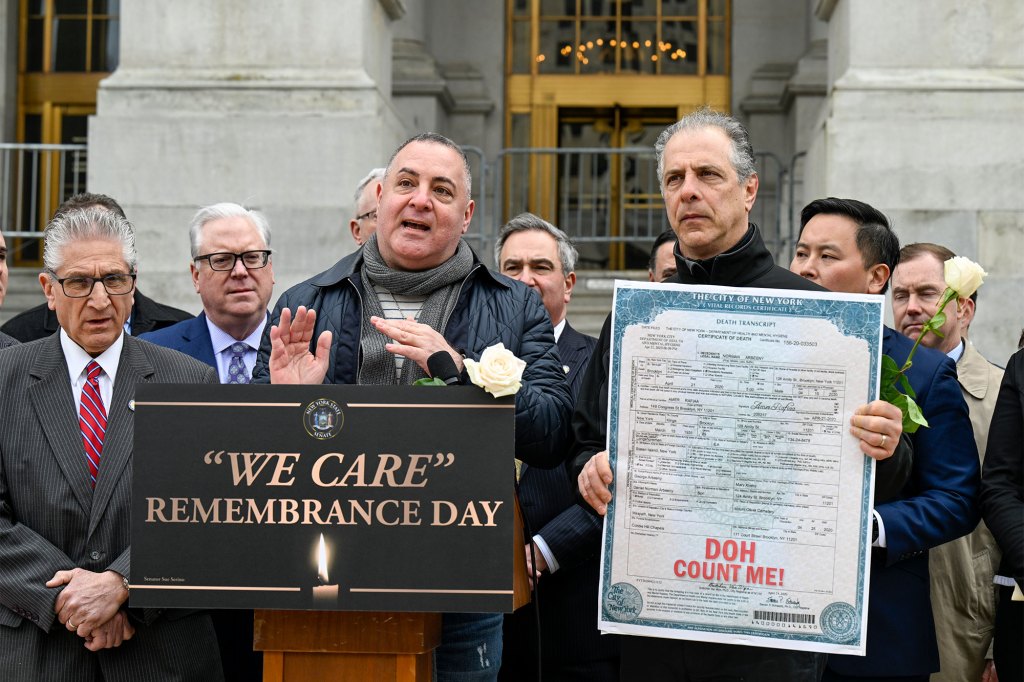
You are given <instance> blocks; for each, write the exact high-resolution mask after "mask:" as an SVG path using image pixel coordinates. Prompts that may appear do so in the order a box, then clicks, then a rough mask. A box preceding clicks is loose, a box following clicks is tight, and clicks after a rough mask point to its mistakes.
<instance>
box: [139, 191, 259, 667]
mask: <svg viewBox="0 0 1024 682" xmlns="http://www.w3.org/2000/svg"><path fill="white" fill-rule="evenodd" d="M189 240H190V242H191V248H192V263H191V264H190V266H189V267H190V269H191V271H192V284H193V285H195V288H196V293H198V294H199V297H200V298H201V299H202V301H203V312H202V313H200V315H199V317H196V318H194V319H191V320H185V321H183V322H179V323H178V324H175V325H172V326H170V327H166V328H164V329H160V330H158V331H155V332H150V333H148V334H143V335H142V336H141V337H140V338H143V339H145V340H146V341H149V342H151V343H155V344H157V345H158V346H164V347H166V348H173V349H174V350H177V351H181V352H182V353H185V354H186V355H190V356H192V357H193V358H195V359H196V360H200V361H202V362H205V363H206V364H208V365H210V366H212V367H214V368H216V370H217V374H218V375H219V376H220V381H221V383H222V384H248V383H249V381H250V377H251V376H252V369H253V365H255V364H256V351H257V349H258V348H259V345H260V338H261V337H262V335H263V329H264V327H266V324H267V304H268V303H269V302H270V294H271V293H272V291H273V288H274V266H273V264H272V263H271V258H270V254H271V251H270V225H269V224H268V223H267V219H266V218H265V217H264V216H263V214H261V213H259V212H258V211H252V210H249V209H247V208H245V207H243V206H239V205H238V204H231V203H220V204H214V205H212V206H207V207H205V208H201V209H199V212H198V213H196V215H195V216H194V217H193V218H192V224H191V226H190V229H189ZM211 615H212V616H213V624H214V627H216V629H217V640H218V642H219V644H220V652H221V658H222V659H223V660H224V663H225V668H224V676H225V679H226V680H228V681H229V682H235V681H237V682H245V681H249V680H259V679H261V670H262V667H263V662H262V654H261V653H260V652H255V651H253V648H252V631H253V612H252V611H247V610H219V611H212V612H211Z"/></svg>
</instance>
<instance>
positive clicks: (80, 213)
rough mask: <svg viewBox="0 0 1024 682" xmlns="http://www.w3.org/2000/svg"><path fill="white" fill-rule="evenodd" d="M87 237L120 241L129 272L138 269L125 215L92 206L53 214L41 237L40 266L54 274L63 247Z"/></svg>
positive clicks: (59, 261)
mask: <svg viewBox="0 0 1024 682" xmlns="http://www.w3.org/2000/svg"><path fill="white" fill-rule="evenodd" d="M86 239H106V240H109V241H115V242H120V244H121V252H122V255H123V256H124V262H125V263H126V264H127V265H128V271H129V272H135V271H136V269H137V268H138V265H139V254H138V252H136V250H135V228H133V227H132V224H131V223H130V222H128V219H127V218H125V217H124V216H122V215H118V214H117V213H115V212H113V211H109V210H107V209H105V208H97V207H94V206H90V207H89V208H75V209H71V210H68V211H63V212H60V213H57V215H55V216H53V218H52V219H51V220H50V222H49V223H48V224H47V225H46V231H45V233H44V236H43V266H44V267H45V268H46V270H47V271H49V273H50V274H51V275H54V276H56V274H57V270H59V269H60V266H61V265H63V264H64V248H65V247H66V246H68V245H69V244H71V243H73V242H76V241H79V240H86Z"/></svg>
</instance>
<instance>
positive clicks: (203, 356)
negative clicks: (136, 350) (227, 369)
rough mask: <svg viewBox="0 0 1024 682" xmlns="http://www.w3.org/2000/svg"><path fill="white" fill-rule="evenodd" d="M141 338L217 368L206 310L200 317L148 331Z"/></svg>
mask: <svg viewBox="0 0 1024 682" xmlns="http://www.w3.org/2000/svg"><path fill="white" fill-rule="evenodd" d="M139 338H141V339H143V340H145V341H149V342H150V343H155V344H156V345H158V346H163V347H164V348H172V349H174V350H176V351H180V352H182V353H184V354H185V355H188V356H189V357H193V358H195V359H196V360H199V361H200V362H205V363H206V364H208V365H209V366H210V367H213V368H214V369H217V358H216V356H215V355H214V353H213V341H212V340H211V339H210V328H209V327H208V326H207V324H206V313H205V312H203V313H199V317H193V318H192V319H191V320H182V321H181V322H178V323H177V324H172V325H171V326H170V327H164V328H163V329H157V330H155V331H151V332H147V333H145V334H142V335H140V336H139Z"/></svg>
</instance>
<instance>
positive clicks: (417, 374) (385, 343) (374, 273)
mask: <svg viewBox="0 0 1024 682" xmlns="http://www.w3.org/2000/svg"><path fill="white" fill-rule="evenodd" d="M471 191H472V177H471V174H470V169H469V163H468V161H467V159H466V156H465V154H463V152H462V150H461V149H460V148H459V147H458V145H456V144H455V143H454V142H452V141H451V140H449V139H448V138H446V137H443V136H441V135H438V134H435V133H424V134H421V135H417V136H416V137H413V138H412V139H410V140H408V141H406V142H405V143H403V144H402V145H401V146H400V147H399V148H398V150H397V151H396V152H395V153H394V154H393V155H392V157H391V160H390V161H389V163H388V166H387V169H386V171H385V174H384V179H383V180H382V183H381V186H380V187H379V189H378V190H377V232H376V233H375V234H374V235H373V236H372V237H371V238H370V239H369V240H368V241H367V242H366V244H365V245H364V246H363V249H362V252H361V255H360V257H359V258H357V259H355V260H352V259H346V260H342V261H340V262H338V263H337V264H335V265H334V266H333V267H332V268H331V269H329V270H327V271H326V272H323V273H321V274H319V275H316V276H315V277H313V278H311V279H309V280H306V281H305V282H303V283H301V284H298V285H296V286H295V287H293V288H291V289H289V290H288V291H287V292H285V294H284V295H283V296H282V297H281V299H280V300H279V301H278V302H277V305H276V306H275V309H274V312H273V314H272V319H271V325H268V332H266V333H265V334H264V336H263V342H262V344H261V345H260V352H259V357H258V359H257V362H256V367H255V369H254V370H253V380H254V381H255V382H267V381H268V380H269V381H270V382H271V383H275V384H320V383H325V382H326V383H332V384H367V385H408V384H412V383H413V382H414V381H416V380H417V379H420V378H423V377H426V376H428V374H429V375H432V376H439V377H440V378H442V379H445V380H446V381H449V382H451V383H455V382H464V378H465V373H464V368H463V359H464V358H472V359H474V360H479V358H480V355H481V354H482V353H483V351H484V349H485V348H487V347H489V346H493V345H495V344H498V343H501V344H504V346H505V348H507V349H509V350H511V351H512V353H514V354H515V355H516V356H517V357H519V358H520V359H522V360H524V361H525V362H526V370H525V372H524V373H523V379H522V388H520V389H519V392H518V393H517V394H516V410H515V437H516V456H517V457H518V458H520V459H522V460H523V461H525V462H527V463H529V464H532V465H535V466H540V467H553V466H556V465H558V464H560V463H561V457H562V452H563V451H564V447H565V444H566V441H567V439H568V436H569V417H570V414H571V410H572V401H571V399H570V397H569V387H568V385H567V383H566V381H565V374H564V372H563V370H562V363H561V361H560V360H559V357H558V351H557V350H556V347H555V339H554V332H553V330H552V327H551V321H550V319H549V318H548V314H547V311H546V310H545V309H544V307H543V305H542V304H541V301H540V298H539V297H538V296H537V294H536V293H534V292H532V291H531V290H530V289H529V288H528V287H527V286H526V285H524V284H522V283H520V282H516V281H513V280H511V279H508V278H506V277H503V276H501V275H497V274H495V273H492V272H490V271H489V270H488V269H487V268H486V267H484V265H483V264H482V263H480V261H479V260H478V259H477V257H476V255H475V254H474V253H473V251H472V249H470V247H469V245H468V244H467V243H466V242H464V241H463V240H462V235H463V234H465V232H466V230H467V229H468V228H469V223H470V220H471V219H472V217H473V209H474V203H473V200H472V199H471V198H470V196H471ZM428 360H430V362H429V366H428ZM511 472H512V463H511V462H509V475H510V476H511V475H512V473H511ZM501 624H502V616H501V614H455V613H449V614H445V616H444V620H443V628H442V635H441V646H440V647H439V648H438V649H437V652H436V655H435V661H436V662H435V670H436V674H437V679H438V680H439V681H441V682H444V681H445V680H452V681H454V680H456V679H457V680H460V681H470V680H473V681H475V680H494V679H496V677H497V674H498V668H499V667H500V666H501Z"/></svg>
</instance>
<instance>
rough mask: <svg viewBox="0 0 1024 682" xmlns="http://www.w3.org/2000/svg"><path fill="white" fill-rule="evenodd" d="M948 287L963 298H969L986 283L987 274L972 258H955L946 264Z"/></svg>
mask: <svg viewBox="0 0 1024 682" xmlns="http://www.w3.org/2000/svg"><path fill="white" fill-rule="evenodd" d="M944 267H945V278H946V286H947V287H949V288H950V289H952V290H953V291H955V292H956V294H957V296H959V297H961V298H969V297H970V295H971V294H973V293H974V292H975V291H977V290H978V287H980V286H981V285H982V283H983V282H984V281H985V277H986V276H987V275H988V273H987V272H985V271H984V270H982V269H981V266H980V265H978V264H977V263H975V262H974V261H972V260H971V259H970V258H964V257H963V256H955V257H953V258H950V259H949V260H948V261H946V262H945V264H944Z"/></svg>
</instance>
